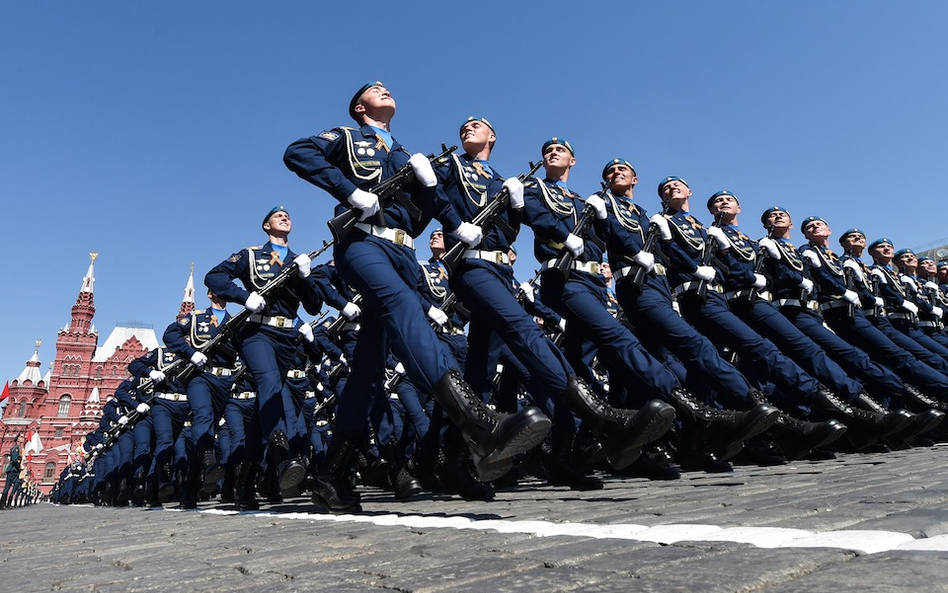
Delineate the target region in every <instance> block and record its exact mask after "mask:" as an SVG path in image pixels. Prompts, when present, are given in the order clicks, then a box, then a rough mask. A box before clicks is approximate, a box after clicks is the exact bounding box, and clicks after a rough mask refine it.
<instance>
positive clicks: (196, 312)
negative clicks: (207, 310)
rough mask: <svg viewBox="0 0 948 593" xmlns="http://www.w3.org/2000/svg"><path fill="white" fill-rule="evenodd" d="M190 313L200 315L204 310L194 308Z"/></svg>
mask: <svg viewBox="0 0 948 593" xmlns="http://www.w3.org/2000/svg"><path fill="white" fill-rule="evenodd" d="M191 313H193V314H195V315H201V314H202V313H204V311H202V310H200V309H195V310H193V311H191Z"/></svg>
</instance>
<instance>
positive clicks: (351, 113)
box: [349, 80, 384, 121]
mask: <svg viewBox="0 0 948 593" xmlns="http://www.w3.org/2000/svg"><path fill="white" fill-rule="evenodd" d="M374 86H384V85H383V84H382V81H380V80H371V81H369V82H367V83H365V84H363V85H362V86H361V87H359V90H357V91H356V93H355V94H354V95H352V100H351V101H349V117H351V118H352V119H354V120H356V121H359V118H358V117H356V112H355V107H356V105H358V104H359V99H361V98H362V93H364V92H365V91H367V90H369V89H370V88H372V87H374Z"/></svg>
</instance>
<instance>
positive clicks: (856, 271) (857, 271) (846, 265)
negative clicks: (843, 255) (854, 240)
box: [843, 259, 865, 282]
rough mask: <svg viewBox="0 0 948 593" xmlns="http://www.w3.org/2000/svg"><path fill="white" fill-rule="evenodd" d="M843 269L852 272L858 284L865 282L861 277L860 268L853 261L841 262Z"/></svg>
mask: <svg viewBox="0 0 948 593" xmlns="http://www.w3.org/2000/svg"><path fill="white" fill-rule="evenodd" d="M843 267H844V268H849V269H850V270H852V271H853V274H855V275H856V278H858V279H859V281H860V282H864V281H865V277H864V276H863V275H862V267H861V266H860V265H859V264H857V263H856V261H855V260H852V259H847V260H846V261H844V262H843Z"/></svg>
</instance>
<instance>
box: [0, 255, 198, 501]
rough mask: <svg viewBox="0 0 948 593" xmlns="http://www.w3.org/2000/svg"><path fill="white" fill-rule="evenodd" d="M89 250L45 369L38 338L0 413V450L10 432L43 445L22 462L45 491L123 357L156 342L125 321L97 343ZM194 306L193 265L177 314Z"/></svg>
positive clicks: (89, 425)
mask: <svg viewBox="0 0 948 593" xmlns="http://www.w3.org/2000/svg"><path fill="white" fill-rule="evenodd" d="M90 256H91V260H92V261H91V262H90V263H89V270H88V271H87V272H86V275H85V276H84V277H83V279H82V288H81V289H80V290H79V295H78V296H77V297H76V302H75V303H74V304H73V306H72V312H71V316H70V321H69V324H68V325H66V326H65V327H63V328H62V329H61V330H59V332H58V334H57V336H56V356H55V359H54V360H53V363H52V365H51V368H50V370H49V371H47V372H46V374H45V375H44V374H43V373H42V370H41V368H40V367H41V366H42V364H41V362H40V359H39V347H40V342H39V340H37V343H36V350H35V351H34V352H33V356H32V357H30V359H29V360H28V361H27V362H26V367H25V368H24V369H23V372H22V373H20V375H19V376H18V377H17V378H16V379H14V380H12V381H11V382H10V397H9V401H8V403H7V406H6V408H5V409H4V412H3V418H0V451H8V450H9V449H10V447H11V446H12V445H13V440H14V439H15V438H16V435H17V434H20V433H23V434H24V435H28V434H33V433H36V434H38V435H39V442H40V443H41V445H42V449H41V450H39V451H32V452H31V453H30V455H29V458H28V459H29V461H28V467H29V470H30V471H31V473H32V474H33V477H34V479H35V481H36V483H38V484H39V485H40V489H41V490H42V491H43V492H44V493H47V494H48V493H49V491H50V489H51V488H52V487H53V486H54V485H55V484H56V481H57V480H58V478H59V474H60V472H61V471H62V470H63V469H64V468H65V467H66V466H67V465H68V464H69V463H70V462H71V461H73V460H74V459H76V458H77V457H78V456H80V455H81V450H82V443H83V441H84V440H85V437H86V435H87V434H88V433H89V432H91V431H93V430H95V429H96V427H98V425H99V419H100V417H101V415H102V405H104V404H105V402H106V401H108V399H109V398H111V397H112V394H113V393H114V392H115V389H116V387H118V385H119V383H121V382H122V381H123V380H124V379H125V378H126V377H127V376H128V368H127V367H128V363H129V362H131V361H132V360H133V359H135V358H137V357H139V356H142V355H144V354H146V353H147V352H149V351H151V350H153V349H154V348H157V347H158V345H159V342H158V339H157V337H156V336H155V331H154V329H152V327H151V326H143V325H141V324H128V323H126V324H119V325H116V327H115V329H113V330H112V332H111V333H110V334H109V336H108V338H107V339H106V340H105V343H104V344H103V345H102V346H101V347H100V346H98V338H99V334H98V332H97V331H96V329H95V325H94V324H93V322H92V320H93V317H94V316H95V299H94V291H93V286H94V284H95V274H94V271H95V270H94V266H95V259H96V256H97V254H96V253H91V254H90ZM193 308H194V283H193V267H192V277H190V278H189V279H188V285H187V287H186V288H185V296H184V300H183V302H182V303H181V308H180V310H179V314H181V313H185V314H186V313H188V312H190V311H191V310H192V309H193ZM34 442H35V441H34Z"/></svg>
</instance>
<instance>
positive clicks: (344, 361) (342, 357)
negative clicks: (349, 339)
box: [339, 353, 349, 364]
mask: <svg viewBox="0 0 948 593" xmlns="http://www.w3.org/2000/svg"><path fill="white" fill-rule="evenodd" d="M339 362H341V363H342V364H349V361H348V360H346V354H345V353H342V354H340V355H339Z"/></svg>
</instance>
